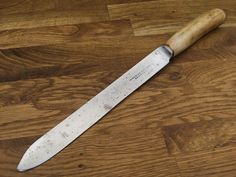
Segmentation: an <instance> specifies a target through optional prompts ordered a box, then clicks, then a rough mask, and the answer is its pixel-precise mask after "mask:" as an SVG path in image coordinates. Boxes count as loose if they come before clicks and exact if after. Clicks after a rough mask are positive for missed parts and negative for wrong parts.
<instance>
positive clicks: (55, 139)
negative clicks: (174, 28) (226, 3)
mask: <svg viewBox="0 0 236 177" xmlns="http://www.w3.org/2000/svg"><path fill="white" fill-rule="evenodd" d="M224 19H225V13H224V11H223V10H221V9H213V10H211V11H209V12H207V13H204V14H202V15H201V16H199V17H198V18H196V19H195V20H193V21H192V22H190V23H188V24H187V25H186V26H185V27H184V28H182V29H181V30H180V31H179V32H177V33H176V34H174V35H173V36H172V37H171V38H170V39H169V40H168V41H167V42H166V44H165V45H162V46H160V47H158V48H157V49H155V50H154V51H153V52H151V53H150V54H149V55H148V56H146V57H145V58H144V59H142V60H141V61H140V62H139V63H137V64H136V65H135V66H133V67H132V68H131V69H130V70H128V71H127V72H126V73H124V74H123V75H122V76H120V77H119V78H118V79H117V80H115V81H114V82H113V83H112V84H110V85H109V86H108V87H106V88H105V89H104V90H103V91H101V92H100V93H98V94H97V95H96V96H95V97H93V98H92V99H90V100H89V101H88V102H87V103H85V104H84V105H83V106H82V107H80V108H79V109H78V110H77V111H75V112H74V113H72V114H71V115H70V116H68V117H67V118H66V119H64V120H63V121H62V122H61V123H59V124H58V125H56V126H55V127H54V128H52V129H51V130H50V131H48V132H47V133H45V134H44V135H43V136H42V137H40V138H39V139H38V140H37V141H35V142H34V143H33V144H32V145H31V146H30V147H29V148H28V149H27V151H26V152H25V153H24V155H23V157H22V159H21V161H20V163H19V165H18V167H17V169H18V170H19V171H25V170H28V169H31V168H34V167H36V166H38V165H40V164H42V163H44V162H46V161H47V160H49V159H50V158H52V157H53V156H54V155H56V154H57V153H58V152H60V151H61V150H63V149H64V148H65V147H66V146H68V145H69V144H70V143H71V142H73V141H74V140H75V139H76V138H78V137H79V136H80V135H81V134H83V133H84V132H85V131H86V130H87V129H89V128H90V127H91V126H92V125H94V124H95V123H96V122H97V121H99V120H100V119H101V118H102V117H104V116H105V115H106V114H107V113H108V112H110V111H111V110H112V109H113V108H114V107H115V106H116V105H118V104H119V103H120V102H121V101H122V100H124V99H125V98H126V97H127V96H128V95H130V94H131V93H132V92H134V91H135V90H136V89H137V88H139V87H140V86H141V85H142V84H144V83H145V82H146V81H147V80H149V79H150V78H151V77H152V76H154V75H155V74H156V73H157V72H159V71H160V70H161V69H162V68H164V67H165V66H166V65H167V64H168V63H169V61H170V59H171V58H172V57H174V56H176V55H177V54H179V53H180V52H182V51H183V50H185V49H186V48H187V47H189V46H190V45H192V44H193V43H194V42H196V41H197V40H198V39H199V38H201V37H202V36H203V35H205V34H206V33H208V32H209V31H210V30H212V29H214V28H216V27H217V26H219V25H220V24H222V23H223V21H224Z"/></svg>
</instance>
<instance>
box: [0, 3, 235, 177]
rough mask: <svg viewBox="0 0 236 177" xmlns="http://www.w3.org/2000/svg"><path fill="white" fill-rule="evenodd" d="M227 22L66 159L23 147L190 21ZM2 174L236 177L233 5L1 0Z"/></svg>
mask: <svg viewBox="0 0 236 177" xmlns="http://www.w3.org/2000/svg"><path fill="white" fill-rule="evenodd" d="M215 7H219V8H222V9H224V10H225V12H226V13H227V20H226V22H225V23H224V24H223V25H222V26H221V27H220V28H218V29H216V30H214V31H213V32H212V33H210V34H209V35H207V36H206V37H204V38H203V39H202V40H200V41H199V42H197V43H196V44H195V45H194V46H192V47H191V48H190V49H188V50H186V51H185V52H184V53H182V54H181V55H179V56H177V57H176V58H174V59H173V60H172V61H171V63H170V64H169V66H168V67H166V68H165V69H163V70H162V71H161V72H160V73H159V74H157V75H156V76H155V77H153V78H152V79H151V80H150V81H148V82H147V83H146V84H144V85H143V86H142V87H141V88H140V89H138V90H137V91H136V92H135V93H134V94H132V95H131V96H130V97H129V98H128V99H127V100H125V101H124V102H122V104H120V105H119V106H117V107H116V108H115V109H114V110H113V111H112V112H111V113H110V114H108V115H107V116H106V117H105V118H103V119H102V120H101V121H100V122H99V123H97V124H96V126H94V127H93V128H91V129H90V130H89V131H87V132H86V133H85V134H83V135H82V136H81V137H80V138H79V139H77V140H76V141H74V142H73V143H72V144H71V145H70V146H68V147H67V148H66V149H64V150H63V151H62V152H61V153H60V154H58V155H57V156H55V157H54V158H52V159H51V160H49V161H48V162H46V163H44V164H43V165H41V166H39V167H38V168H35V169H33V170H30V171H27V172H23V173H21V172H18V171H17V170H16V167H17V165H18V162H19V161H20V159H21V157H22V155H23V153H24V152H25V150H26V149H27V148H28V147H29V145H31V144H32V143H33V142H34V141H35V140H36V139H37V138H39V137H40V136H41V135H42V134H44V133H45V132H46V131H47V130H49V129H51V128H52V127H53V126H55V125H56V124H57V123H59V122H60V121H62V120H63V119H64V118H65V117H66V116H68V115H70V114H71V113H72V112H73V111H75V110H76V109H77V108H79V107H80V106H81V105H82V104H83V103H85V102H86V101H87V100H88V99H90V98H91V97H93V96H94V95H96V94H97V93H98V92H99V91H101V90H102V89H103V88H105V87H106V86H107V85H109V84H110V83H111V82H112V81H113V80H115V79H116V78H117V77H119V76H120V75H121V74H122V73H124V72H125V71H126V70H127V69H129V68H130V67H132V66H133V65H134V64H136V63H137V62H138V61H140V60H141V59H142V58H143V57H144V56H145V55H147V54H148V53H149V52H151V51H152V50H153V49H155V48H156V47H158V46H159V45H161V44H163V43H165V41H166V40H167V39H168V38H169V37H170V36H171V35H172V34H173V33H174V32H175V31H176V30H178V29H180V27H181V26H182V25H184V24H185V23H186V22H187V21H189V20H191V19H193V18H194V17H196V16H197V15H199V14H200V13H202V12H204V11H206V10H210V9H212V8H215ZM0 49H1V51H0V176H1V177H13V176H14V177H105V176H106V177H114V176H115V177H118V176H119V177H132V176H135V177H141V176H142V177H151V176H152V177H236V1H235V0H224V1H222V0H212V1H206V0H163V1H161V0H156V1H148V0H103V1H101V0H67V1H65V0H40V1H36V0H35V1H33V0H20V1H19V0H8V1H5V0H0Z"/></svg>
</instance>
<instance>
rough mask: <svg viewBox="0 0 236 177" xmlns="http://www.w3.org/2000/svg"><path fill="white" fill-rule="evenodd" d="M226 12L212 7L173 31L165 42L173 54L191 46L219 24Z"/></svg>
mask: <svg viewBox="0 0 236 177" xmlns="http://www.w3.org/2000/svg"><path fill="white" fill-rule="evenodd" d="M225 17H226V14H225V12H224V11H223V10H221V9H218V8H216V9H212V10H210V11H209V12H207V13H204V14H202V15H200V16H199V17H197V18H196V19H194V20H193V21H191V22H190V23H188V24H187V25H186V26H185V27H184V28H182V29H181V30H180V31H179V32H177V33H175V34H174V35H173V36H172V37H171V38H170V39H169V40H168V41H167V42H166V44H167V45H168V46H169V47H170V48H171V49H172V50H173V52H174V56H176V55H178V54H179V53H180V52H182V51H183V50H185V49H186V48H188V47H189V46H191V45H192V44H193V43H194V42H196V41H197V40H198V39H200V38H201V37H202V36H204V35H205V34H206V33H208V32H209V31H211V30H213V29H215V28H216V27H218V26H219V25H221V24H222V23H223V22H224V20H225Z"/></svg>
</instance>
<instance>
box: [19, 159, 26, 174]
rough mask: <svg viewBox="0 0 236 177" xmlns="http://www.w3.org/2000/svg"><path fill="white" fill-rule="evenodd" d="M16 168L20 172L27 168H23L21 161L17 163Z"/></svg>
mask: <svg viewBox="0 0 236 177" xmlns="http://www.w3.org/2000/svg"><path fill="white" fill-rule="evenodd" d="M16 169H17V170H18V171H20V172H22V171H25V170H27V169H25V168H24V167H23V165H22V163H21V161H20V163H19V165H18V166H17V168H16Z"/></svg>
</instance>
